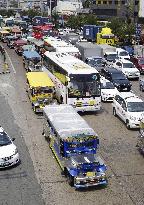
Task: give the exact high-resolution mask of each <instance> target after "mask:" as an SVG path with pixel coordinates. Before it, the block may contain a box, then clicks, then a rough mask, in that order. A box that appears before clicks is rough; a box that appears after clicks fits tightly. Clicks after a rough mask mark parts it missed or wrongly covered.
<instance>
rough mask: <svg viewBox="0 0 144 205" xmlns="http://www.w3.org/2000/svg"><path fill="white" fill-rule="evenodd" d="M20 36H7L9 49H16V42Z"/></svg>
mask: <svg viewBox="0 0 144 205" xmlns="http://www.w3.org/2000/svg"><path fill="white" fill-rule="evenodd" d="M18 39H19V37H18V36H7V37H6V43H7V46H8V47H9V48H14V41H16V40H18Z"/></svg>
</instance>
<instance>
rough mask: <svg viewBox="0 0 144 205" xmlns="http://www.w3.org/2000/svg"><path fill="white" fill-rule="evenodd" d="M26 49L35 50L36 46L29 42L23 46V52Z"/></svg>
mask: <svg viewBox="0 0 144 205" xmlns="http://www.w3.org/2000/svg"><path fill="white" fill-rule="evenodd" d="M24 51H35V46H34V45H32V44H27V45H24V46H22V52H24Z"/></svg>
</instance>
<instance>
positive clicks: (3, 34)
mask: <svg viewBox="0 0 144 205" xmlns="http://www.w3.org/2000/svg"><path fill="white" fill-rule="evenodd" d="M9 35H10V33H9V32H8V31H6V30H0V41H2V42H3V43H6V37H7V36H9Z"/></svg>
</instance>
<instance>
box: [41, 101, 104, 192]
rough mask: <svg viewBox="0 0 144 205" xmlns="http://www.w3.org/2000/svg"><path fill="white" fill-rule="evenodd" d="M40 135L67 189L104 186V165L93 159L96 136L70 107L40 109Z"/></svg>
mask: <svg viewBox="0 0 144 205" xmlns="http://www.w3.org/2000/svg"><path fill="white" fill-rule="evenodd" d="M43 113H44V123H43V133H42V134H43V135H44V136H45V138H46V139H47V140H48V142H49V146H50V148H51V150H52V152H53V154H54V156H55V158H56V160H57V162H58V164H59V166H60V167H61V169H62V174H63V175H64V176H65V177H67V180H68V182H69V184H70V185H71V186H74V187H75V188H85V187H91V186H97V185H107V177H106V173H105V172H106V169H107V167H106V165H105V164H104V162H103V160H102V159H101V158H100V157H99V156H97V154H96V153H97V148H98V145H99V139H98V135H97V133H96V132H95V131H94V130H93V129H92V128H91V127H90V126H89V125H88V124H87V123H86V121H85V120H84V119H83V118H82V117H81V116H80V115H79V114H78V113H77V111H76V110H75V109H74V108H73V107H72V106H71V105H66V104H61V105H48V106H45V107H44V109H43Z"/></svg>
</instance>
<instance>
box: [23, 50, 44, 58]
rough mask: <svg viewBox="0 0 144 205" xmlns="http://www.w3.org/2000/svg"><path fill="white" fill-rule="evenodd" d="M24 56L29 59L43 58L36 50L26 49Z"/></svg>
mask: <svg viewBox="0 0 144 205" xmlns="http://www.w3.org/2000/svg"><path fill="white" fill-rule="evenodd" d="M23 56H24V57H25V58H27V59H32V58H33V59H34V58H39V59H41V56H40V55H39V54H38V53H37V52H36V51H24V52H23Z"/></svg>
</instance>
